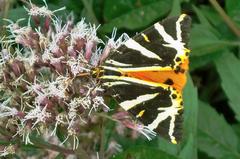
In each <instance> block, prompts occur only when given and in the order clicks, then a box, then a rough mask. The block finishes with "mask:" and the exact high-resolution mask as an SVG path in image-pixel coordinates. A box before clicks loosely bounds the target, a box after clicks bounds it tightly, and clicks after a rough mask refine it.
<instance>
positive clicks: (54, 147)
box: [32, 141, 75, 154]
mask: <svg viewBox="0 0 240 159" xmlns="http://www.w3.org/2000/svg"><path fill="white" fill-rule="evenodd" d="M32 142H33V143H34V146H36V147H38V148H43V149H49V150H53V151H57V152H61V153H65V154H74V153H75V152H74V150H71V149H66V148H63V147H60V146H57V145H54V144H50V143H47V144H44V143H40V142H35V141H32Z"/></svg>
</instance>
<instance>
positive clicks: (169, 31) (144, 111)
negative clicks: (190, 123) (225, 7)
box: [99, 14, 191, 144]
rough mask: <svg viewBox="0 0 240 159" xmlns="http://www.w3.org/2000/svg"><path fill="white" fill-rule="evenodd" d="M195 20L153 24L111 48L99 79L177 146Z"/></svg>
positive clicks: (175, 19)
mask: <svg viewBox="0 0 240 159" xmlns="http://www.w3.org/2000/svg"><path fill="white" fill-rule="evenodd" d="M190 25H191V18H190V17H189V16H188V15H186V14H181V15H180V16H177V17H171V18H167V19H165V20H163V21H161V22H158V23H155V24H154V25H153V26H151V27H149V28H147V29H146V30H144V31H142V32H141V33H139V34H137V35H135V36H134V37H132V38H130V39H128V40H127V41H126V42H125V43H123V44H122V45H121V46H120V47H118V48H117V49H115V50H112V51H111V52H110V55H109V57H108V58H107V59H106V61H105V62H104V63H103V64H102V66H101V69H102V72H103V73H102V75H101V76H100V77H99V79H100V80H101V82H102V84H103V86H104V87H105V88H106V89H107V90H108V91H109V92H110V94H111V95H112V96H113V97H114V98H115V99H116V101H117V103H118V104H119V105H120V106H121V107H122V108H123V109H124V110H126V111H128V112H130V114H132V115H133V116H135V117H136V118H137V119H138V120H139V121H140V122H142V123H143V124H144V125H145V126H146V127H147V128H148V129H150V130H152V131H155V132H156V133H158V134H159V135H161V136H163V137H165V138H167V139H168V140H170V141H171V142H172V143H173V144H177V143H178V142H179V140H180V139H181V135H182V131H181V127H182V122H183V117H182V115H183V97H182V91H183V88H184V86H185V83H186V80H187V79H186V72H187V70H188V65H189V53H190V50H189V49H188V39H189V31H190Z"/></svg>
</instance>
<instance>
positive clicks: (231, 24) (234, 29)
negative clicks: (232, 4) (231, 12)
mask: <svg viewBox="0 0 240 159" xmlns="http://www.w3.org/2000/svg"><path fill="white" fill-rule="evenodd" d="M209 2H210V3H211V4H212V6H213V7H214V8H215V10H216V11H217V12H218V14H220V15H221V17H222V18H223V20H224V21H225V23H226V24H227V25H228V27H229V28H230V29H231V30H232V32H233V33H234V34H235V35H236V36H237V37H239V38H240V29H239V28H238V27H237V25H236V23H235V22H234V21H232V19H231V18H230V17H229V16H228V15H227V14H226V12H225V11H224V10H223V8H222V7H221V6H220V5H219V4H218V2H217V1H216V0H209Z"/></svg>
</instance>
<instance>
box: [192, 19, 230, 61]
mask: <svg viewBox="0 0 240 159" xmlns="http://www.w3.org/2000/svg"><path fill="white" fill-rule="evenodd" d="M189 45H190V48H191V49H192V56H202V55H205V54H209V53H212V52H214V51H219V50H222V49H223V48H225V47H226V46H228V45H231V44H230V43H227V42H224V41H222V40H219V38H218V37H217V35H216V34H215V33H214V32H213V31H211V30H210V28H209V27H208V26H206V25H202V24H195V25H193V27H192V30H191V34H190V42H189Z"/></svg>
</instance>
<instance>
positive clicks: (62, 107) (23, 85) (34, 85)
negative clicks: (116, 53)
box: [0, 1, 154, 156]
mask: <svg viewBox="0 0 240 159" xmlns="http://www.w3.org/2000/svg"><path fill="white" fill-rule="evenodd" d="M44 2H45V1H44ZM26 10H27V11H28V14H29V16H30V18H29V21H28V26H20V25H19V22H20V21H22V19H20V20H19V21H17V22H12V21H10V20H7V21H8V22H9V25H8V26H6V28H7V29H8V31H9V34H10V35H9V36H6V37H4V38H1V47H0V97H1V98H0V121H1V122H0V125H1V126H2V127H4V128H5V130H6V131H8V132H9V135H10V136H11V138H8V140H14V139H15V138H17V137H19V138H22V141H23V142H24V143H25V144H36V143H35V142H34V141H33V140H32V139H31V136H32V135H33V136H35V135H38V136H44V138H46V140H50V139H51V140H52V138H56V136H57V135H58V133H59V132H61V133H63V134H64V137H65V138H64V140H62V141H59V140H57V141H55V142H54V144H59V145H63V144H65V146H67V147H69V146H68V144H69V143H68V144H67V143H66V141H67V140H68V139H70V138H71V140H70V141H71V142H70V143H71V148H72V149H73V150H75V149H77V148H78V147H79V141H81V144H82V145H81V148H82V149H85V150H89V149H92V147H94V146H93V145H95V144H96V143H97V142H99V141H100V137H101V136H99V132H97V131H94V130H96V127H99V125H101V122H102V120H99V118H102V117H105V116H107V115H106V113H104V112H108V111H109V108H108V106H107V105H106V104H105V103H104V99H103V94H104V89H103V88H102V87H101V83H100V81H99V80H98V79H97V78H95V77H93V76H92V71H93V70H95V69H96V68H97V67H98V66H99V65H101V64H102V63H103V62H104V60H105V59H106V58H107V56H108V54H109V52H110V51H111V50H112V49H116V48H117V47H118V46H119V45H121V44H122V43H123V42H124V41H125V40H127V39H128V36H126V35H125V34H123V35H122V36H121V37H120V38H119V39H118V40H116V41H114V38H115V36H116V30H114V32H113V34H112V38H109V40H108V42H107V43H106V44H105V43H104V42H103V41H102V40H101V39H99V38H98V37H97V29H98V26H95V25H90V24H87V23H86V22H85V21H84V19H82V20H81V21H80V22H78V23H77V24H76V25H74V24H73V16H71V15H70V16H69V17H67V20H66V22H65V23H63V22H62V21H61V20H60V19H58V18H57V17H56V16H55V15H54V12H56V11H59V10H62V9H59V10H56V11H50V10H48V7H47V4H45V6H43V7H38V6H36V5H33V4H32V3H30V6H29V8H28V9H26ZM30 24H31V25H30ZM99 44H102V46H104V48H103V49H101V47H99ZM108 117H109V118H111V119H112V120H114V121H117V122H118V123H119V124H120V125H122V126H125V127H128V128H131V129H133V130H137V131H139V132H141V133H142V134H144V135H145V136H147V137H148V138H149V136H148V134H152V135H154V134H153V133H152V132H147V131H146V129H144V127H142V126H141V125H138V124H135V123H134V122H132V120H131V118H130V117H129V115H128V114H127V113H126V112H118V113H116V114H114V115H113V116H108ZM1 129H2V128H1ZM115 131H117V132H119V133H121V132H122V131H123V129H119V127H118V128H117V129H116V130H115ZM149 139H150V138H149ZM83 141H85V142H83ZM110 143H111V144H109V148H108V149H107V150H106V152H108V153H110V154H112V153H115V151H113V150H114V147H115V149H116V150H117V151H118V150H120V149H121V148H120V146H119V145H118V144H117V143H116V142H115V140H111V141H110ZM114 145H115V146H114ZM16 147H18V145H15V146H14V145H9V146H8V147H5V148H4V149H3V150H2V156H5V155H7V154H9V153H14V152H15V151H14V149H15V148H16ZM10 150H11V151H10ZM108 155H109V154H108Z"/></svg>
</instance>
